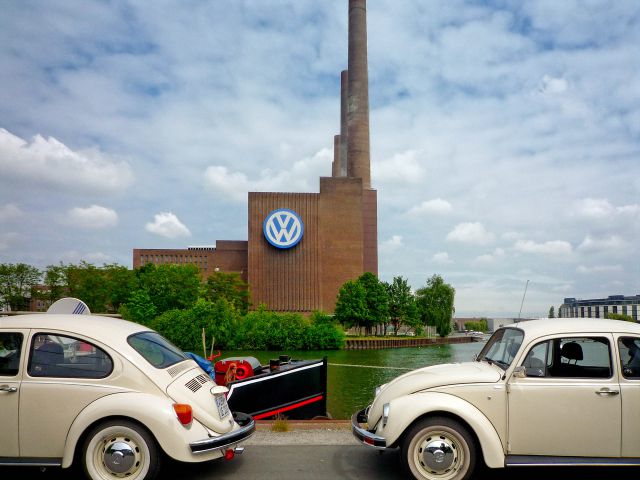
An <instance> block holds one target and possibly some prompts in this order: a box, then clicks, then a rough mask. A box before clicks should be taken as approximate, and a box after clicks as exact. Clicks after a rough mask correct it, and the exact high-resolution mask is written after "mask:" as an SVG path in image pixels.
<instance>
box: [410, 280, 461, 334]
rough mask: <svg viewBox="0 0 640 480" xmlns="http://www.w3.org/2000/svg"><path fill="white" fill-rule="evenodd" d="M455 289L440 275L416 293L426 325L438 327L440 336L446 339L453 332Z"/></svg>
mask: <svg viewBox="0 0 640 480" xmlns="http://www.w3.org/2000/svg"><path fill="white" fill-rule="evenodd" d="M455 295H456V291H455V289H454V288H453V287H452V286H451V285H449V284H448V283H445V281H444V280H443V279H442V277H441V276H440V275H433V276H432V277H431V278H430V279H429V280H427V285H426V286H425V287H423V288H421V289H419V290H418V291H417V292H416V297H417V304H418V312H419V314H420V319H421V321H422V323H423V324H424V325H433V326H435V327H436V331H437V332H438V335H439V336H441V337H446V336H447V335H449V333H451V330H452V328H453V327H452V319H453V313H454V312H455V308H454V306H453V305H454V299H455Z"/></svg>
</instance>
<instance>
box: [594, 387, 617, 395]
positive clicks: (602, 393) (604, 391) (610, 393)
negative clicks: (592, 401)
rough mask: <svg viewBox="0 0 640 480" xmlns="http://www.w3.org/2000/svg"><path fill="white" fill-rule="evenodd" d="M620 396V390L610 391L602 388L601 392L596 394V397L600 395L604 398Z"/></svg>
mask: <svg viewBox="0 0 640 480" xmlns="http://www.w3.org/2000/svg"><path fill="white" fill-rule="evenodd" d="M618 394H620V391H618V390H609V389H608V388H601V389H600V390H598V391H597V392H596V395H600V396H604V397H609V396H614V395H618Z"/></svg>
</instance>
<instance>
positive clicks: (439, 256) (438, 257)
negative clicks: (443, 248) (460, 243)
mask: <svg viewBox="0 0 640 480" xmlns="http://www.w3.org/2000/svg"><path fill="white" fill-rule="evenodd" d="M433 261H434V262H435V263H438V264H440V265H448V264H450V263H453V260H451V259H450V258H449V254H448V253H447V252H438V253H436V254H435V255H434V256H433Z"/></svg>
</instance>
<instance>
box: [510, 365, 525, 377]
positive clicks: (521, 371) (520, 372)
mask: <svg viewBox="0 0 640 480" xmlns="http://www.w3.org/2000/svg"><path fill="white" fill-rule="evenodd" d="M513 376H514V377H515V378H527V367H525V366H524V365H519V366H517V367H516V368H514V369H513Z"/></svg>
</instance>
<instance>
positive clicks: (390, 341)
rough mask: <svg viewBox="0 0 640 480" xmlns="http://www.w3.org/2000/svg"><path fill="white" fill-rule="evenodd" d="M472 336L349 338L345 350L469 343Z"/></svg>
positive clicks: (345, 343)
mask: <svg viewBox="0 0 640 480" xmlns="http://www.w3.org/2000/svg"><path fill="white" fill-rule="evenodd" d="M472 341H473V339H472V338H471V337H466V336H460V337H445V338H440V337H436V338H415V337H404V338H371V339H366V338H347V339H346V340H345V342H344V349H345V350H379V349H381V348H409V347H427V346H429V345H443V344H448V343H469V342H472Z"/></svg>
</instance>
